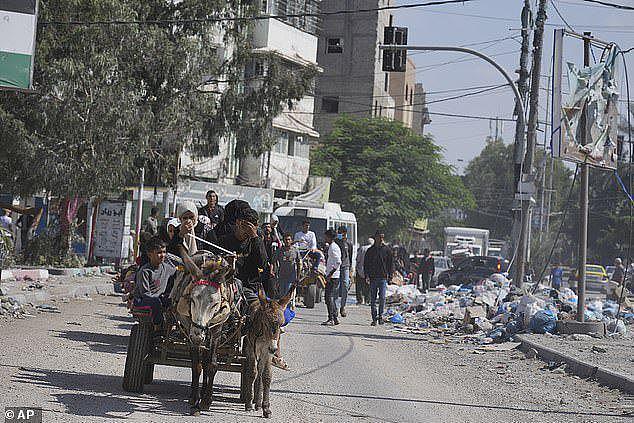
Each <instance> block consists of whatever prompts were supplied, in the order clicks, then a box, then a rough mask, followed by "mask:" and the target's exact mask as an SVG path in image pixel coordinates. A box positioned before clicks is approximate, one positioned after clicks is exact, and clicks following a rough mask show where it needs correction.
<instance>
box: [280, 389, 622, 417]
mask: <svg viewBox="0 0 634 423" xmlns="http://www.w3.org/2000/svg"><path fill="white" fill-rule="evenodd" d="M271 392H275V393H278V394H288V395H308V396H317V397H333V398H354V399H361V400H377V401H396V402H406V403H419V404H433V405H444V406H449V407H465V408H483V409H489V410H505V411H517V412H521V413H536V414H557V415H570V416H599V417H620V418H623V419H631V418H632V416H631V415H630V416H627V415H623V414H616V413H601V412H598V411H576V410H570V411H568V410H540V409H538V408H526V407H521V406H518V407H512V406H505V405H490V404H470V403H466V402H456V401H439V400H425V399H418V398H398V397H382V396H374V395H358V394H346V393H337V392H315V391H293V390H290V389H271Z"/></svg>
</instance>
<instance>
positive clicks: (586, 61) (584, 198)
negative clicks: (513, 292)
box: [577, 32, 592, 322]
mask: <svg viewBox="0 0 634 423" xmlns="http://www.w3.org/2000/svg"><path fill="white" fill-rule="evenodd" d="M591 39H592V33H590V32H584V33H583V66H584V67H588V66H590V47H591V45H590V43H591ZM587 116H588V108H587V104H584V105H583V111H582V113H581V118H580V120H579V126H580V127H581V134H580V140H579V144H581V145H586V144H587V137H588V128H587V125H588V119H587ZM580 166H581V195H580V198H579V206H580V213H581V219H580V223H579V267H578V270H577V273H578V275H579V283H578V285H577V295H578V298H577V321H578V322H583V321H585V316H584V314H585V306H586V261H587V259H588V190H589V173H590V166H589V165H588V164H587V163H582V164H581V165H580Z"/></svg>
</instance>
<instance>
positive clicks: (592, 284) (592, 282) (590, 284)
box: [568, 264, 610, 292]
mask: <svg viewBox="0 0 634 423" xmlns="http://www.w3.org/2000/svg"><path fill="white" fill-rule="evenodd" d="M609 280H610V278H609V277H608V272H607V271H606V269H605V268H604V267H603V266H601V265H600V264H586V291H596V292H607V286H608V281H609ZM578 281H579V275H578V272H577V271H576V270H575V271H574V273H573V277H572V278H570V280H569V281H568V284H569V285H570V288H572V290H573V291H575V292H577V285H578Z"/></svg>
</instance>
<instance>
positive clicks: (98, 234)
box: [93, 201, 131, 258]
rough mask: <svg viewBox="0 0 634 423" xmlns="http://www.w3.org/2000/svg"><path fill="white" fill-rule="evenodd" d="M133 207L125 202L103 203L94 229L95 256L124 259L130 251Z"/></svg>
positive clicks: (100, 204)
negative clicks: (129, 240)
mask: <svg viewBox="0 0 634 423" xmlns="http://www.w3.org/2000/svg"><path fill="white" fill-rule="evenodd" d="M130 217H131V207H128V203H127V202H125V201H102V202H101V203H99V207H98V208H97V216H96V219H95V227H94V235H93V236H94V244H93V245H94V255H95V256H96V257H107V258H122V257H124V256H125V253H126V252H127V250H128V245H127V242H128V239H129V237H128V236H126V235H127V234H128V233H129V232H130V226H129V223H128V222H129V221H130Z"/></svg>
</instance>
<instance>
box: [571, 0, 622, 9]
mask: <svg viewBox="0 0 634 423" xmlns="http://www.w3.org/2000/svg"><path fill="white" fill-rule="evenodd" d="M581 1H584V2H586V3H596V4H601V5H603V6H609V7H614V8H616V9H621V10H634V6H623V5H621V4H616V3H610V2H607V1H601V0H581Z"/></svg>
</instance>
